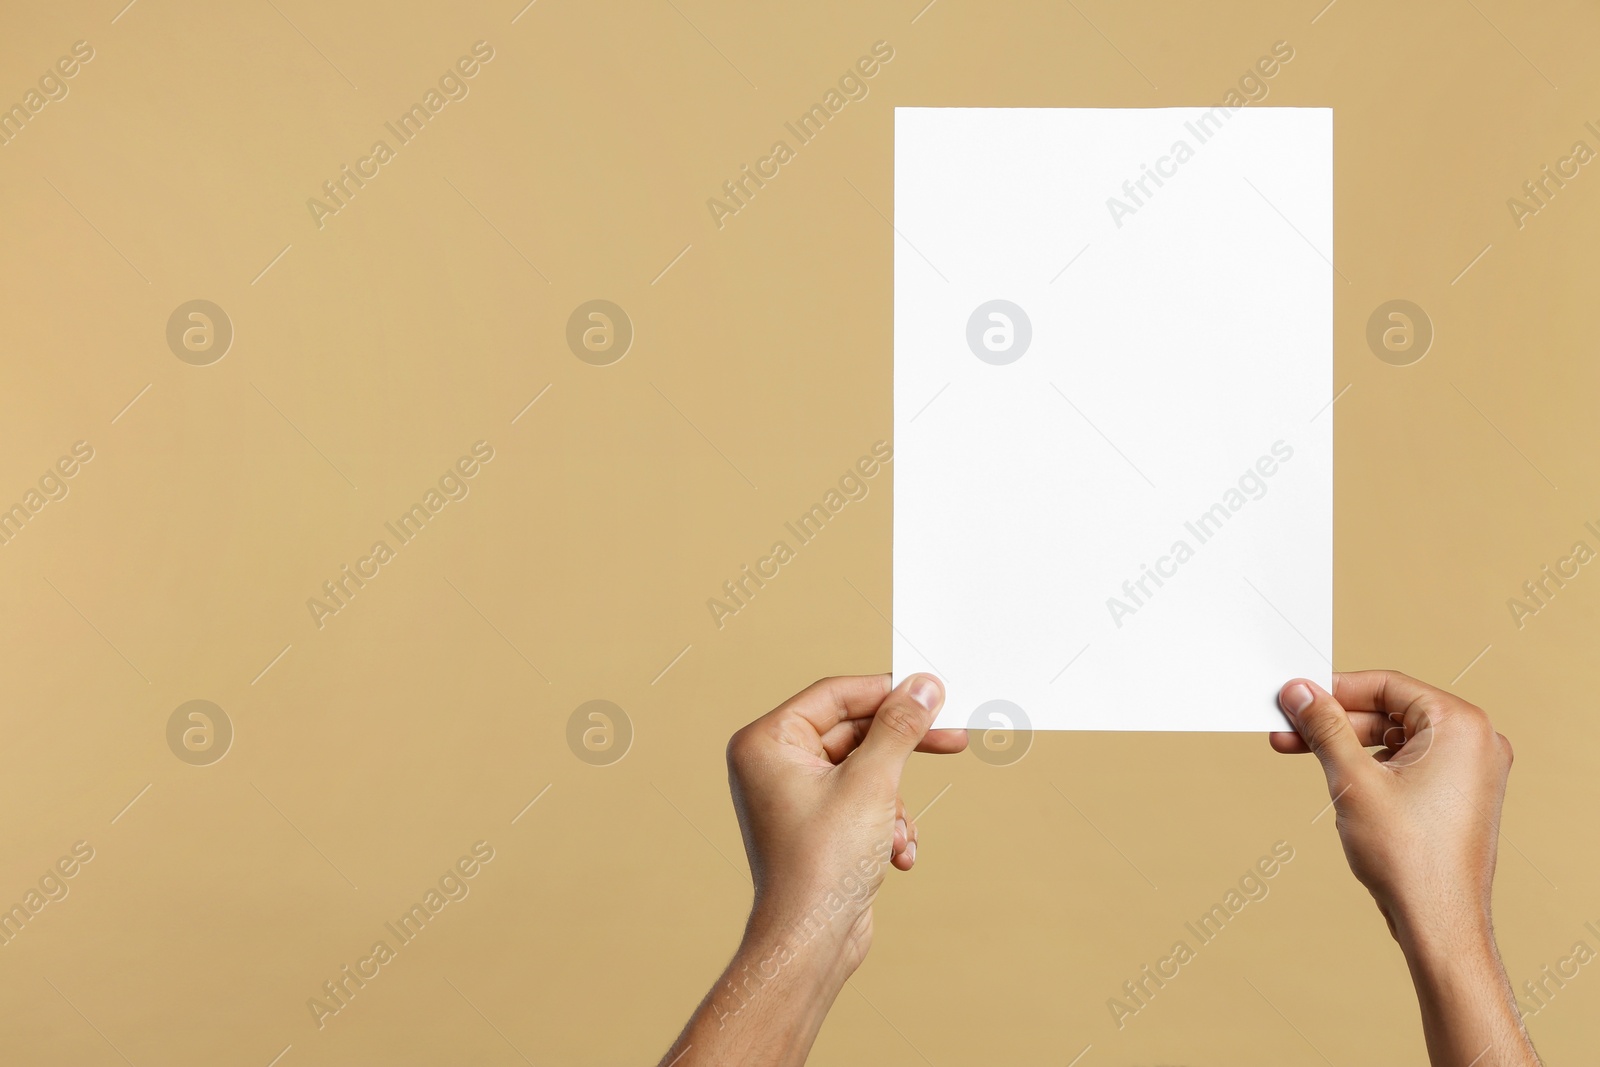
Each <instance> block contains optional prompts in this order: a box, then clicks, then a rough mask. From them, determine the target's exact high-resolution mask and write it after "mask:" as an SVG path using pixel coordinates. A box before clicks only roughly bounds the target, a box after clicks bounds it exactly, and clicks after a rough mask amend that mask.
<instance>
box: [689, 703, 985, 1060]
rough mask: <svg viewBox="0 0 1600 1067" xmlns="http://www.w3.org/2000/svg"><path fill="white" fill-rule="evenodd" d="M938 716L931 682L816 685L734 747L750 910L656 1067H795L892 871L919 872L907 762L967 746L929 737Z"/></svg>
mask: <svg viewBox="0 0 1600 1067" xmlns="http://www.w3.org/2000/svg"><path fill="white" fill-rule="evenodd" d="M943 703H944V688H943V687H942V686H941V685H940V684H939V681H938V679H936V678H934V677H932V676H931V675H926V674H914V675H912V676H911V677H910V678H907V679H906V680H905V681H904V682H902V683H901V684H900V687H899V688H897V689H895V690H894V692H892V693H891V692H889V679H888V677H887V676H885V675H876V676H873V677H867V678H825V679H823V680H822V681H820V682H817V683H816V684H815V685H812V686H811V687H810V688H808V689H806V690H805V691H803V692H801V693H799V694H797V695H796V696H794V697H791V698H790V699H789V700H786V701H785V702H784V703H782V704H780V705H779V706H778V707H777V708H775V709H774V710H772V711H770V712H768V713H767V714H766V715H764V716H762V717H761V718H759V719H757V720H756V721H755V722H753V723H751V724H750V725H749V726H746V727H745V728H744V729H742V730H740V731H739V732H738V733H736V734H734V735H733V739H732V740H730V741H729V742H728V780H729V784H730V786H731V787H732V790H733V805H734V809H735V810H736V811H737V812H738V815H739V829H740V831H741V832H742V833H743V835H744V848H745V853H746V855H748V856H749V858H750V874H751V878H752V880H753V881H754V883H755V903H754V904H753V905H752V907H751V910H750V920H749V922H748V923H747V924H746V926H745V933H744V940H743V941H742V942H741V943H740V945H739V951H738V952H737V953H735V954H734V957H733V962H732V963H730V964H728V967H727V970H725V971H723V973H722V977H721V978H719V979H718V980H717V984H716V985H715V986H713V987H712V989H711V992H710V993H708V994H707V995H706V998H705V1000H703V1001H702V1002H701V1004H700V1007H699V1008H698V1009H697V1010H696V1011H695V1014H694V1016H693V1017H692V1018H690V1020H689V1025H688V1026H686V1027H685V1028H684V1031H683V1033H682V1034H680V1035H679V1037H678V1040H677V1041H676V1042H674V1043H673V1046H672V1048H671V1049H669V1050H668V1051H667V1054H666V1056H665V1057H663V1059H662V1061H661V1062H662V1063H663V1064H677V1065H679V1067H694V1065H696V1064H701V1063H703V1064H723V1063H737V1064H740V1067H782V1065H796V1064H803V1063H804V1062H805V1059H806V1056H807V1055H808V1054H809V1053H810V1050H811V1044H812V1042H813V1041H815V1040H816V1036H817V1032H818V1031H819V1030H820V1029H821V1027H822V1020H823V1019H824V1018H825V1017H826V1015H827V1013H828V1008H829V1007H830V1006H831V1005H832V1004H833V999H834V997H836V996H837V995H838V993H839V990H840V989H842V988H843V987H844V983H845V980H846V979H848V978H849V977H850V975H851V974H852V973H853V972H854V971H855V969H856V968H857V967H858V966H860V964H861V961H862V959H863V958H864V957H865V956H866V953H867V948H868V947H869V945H870V944H871V941H872V902H873V900H874V899H876V897H877V894H878V888H879V887H880V886H881V885H882V884H883V880H884V877H885V876H886V875H887V873H888V868H889V867H891V866H892V867H895V868H896V869H898V870H902V871H909V870H910V869H911V868H912V866H913V865H914V864H915V863H916V862H917V826H916V821H915V820H914V819H911V818H909V817H907V815H906V807H905V802H904V801H903V800H901V798H900V776H901V773H902V772H903V771H904V770H905V765H906V760H907V759H909V758H910V756H911V753H912V752H913V751H919V752H960V751H961V750H962V749H963V748H965V747H966V745H967V732H966V731H965V730H934V731H932V732H929V729H928V727H929V726H930V725H931V724H932V723H933V718H934V713H935V712H937V711H938V710H939V706H940V705H941V704H943ZM686 1056H687V1057H690V1058H688V1059H685V1058H684V1057H686ZM680 1060H682V1063H681V1064H680V1063H679V1061H680Z"/></svg>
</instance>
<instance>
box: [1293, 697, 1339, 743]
mask: <svg viewBox="0 0 1600 1067" xmlns="http://www.w3.org/2000/svg"><path fill="white" fill-rule="evenodd" d="M1301 722H1302V723H1303V724H1304V726H1303V730H1302V732H1301V736H1302V737H1303V738H1304V739H1305V742H1306V744H1308V745H1310V746H1311V747H1312V748H1314V749H1322V748H1326V747H1328V746H1329V745H1330V744H1332V743H1333V741H1334V739H1335V738H1336V737H1338V736H1339V733H1340V730H1341V729H1342V727H1343V725H1344V724H1343V723H1341V722H1340V721H1339V716H1338V714H1337V713H1336V712H1333V711H1332V710H1331V709H1329V708H1326V707H1317V706H1315V705H1313V706H1312V707H1311V708H1309V709H1307V711H1306V713H1305V715H1304V716H1303V717H1302V719H1301Z"/></svg>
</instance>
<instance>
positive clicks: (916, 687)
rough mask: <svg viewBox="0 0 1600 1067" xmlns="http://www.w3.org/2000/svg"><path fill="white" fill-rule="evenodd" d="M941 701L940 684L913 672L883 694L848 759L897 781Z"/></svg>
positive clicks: (942, 691) (925, 732)
mask: <svg viewBox="0 0 1600 1067" xmlns="http://www.w3.org/2000/svg"><path fill="white" fill-rule="evenodd" d="M943 703H944V686H943V685H941V684H940V683H939V679H937V678H935V677H934V676H933V675H931V674H913V675H912V676H911V677H909V678H907V679H906V680H905V681H903V682H901V683H900V686H899V688H897V689H895V690H894V692H892V693H890V694H889V695H888V696H886V697H884V699H883V703H882V704H881V705H879V707H878V710H877V712H876V713H875V714H874V715H873V716H872V725H871V727H870V728H868V730H867V736H866V739H865V740H864V741H862V742H861V747H860V748H859V749H857V750H856V753H855V755H854V756H853V757H852V760H851V762H858V761H859V765H860V766H862V767H863V768H866V769H868V770H869V771H872V772H878V773H883V774H887V775H890V776H892V778H893V780H894V781H895V782H899V781H900V772H901V771H903V770H904V769H905V765H906V760H908V759H910V758H911V753H912V750H914V749H915V748H916V747H917V746H918V745H920V744H921V743H922V741H923V738H924V737H926V736H927V733H928V727H930V726H932V725H933V717H934V714H935V713H936V712H937V711H938V710H939V707H940V705H942V704H943Z"/></svg>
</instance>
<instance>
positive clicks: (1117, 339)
mask: <svg viewBox="0 0 1600 1067" xmlns="http://www.w3.org/2000/svg"><path fill="white" fill-rule="evenodd" d="M894 226H895V230H896V237H895V256H894V409H895V410H894V419H895V421H894V429H895V439H894V444H895V457H894V512H895V514H894V620H893V621H894V674H895V677H896V681H898V680H899V679H901V678H903V677H905V676H906V675H907V674H910V673H913V672H915V671H922V670H926V671H932V672H934V673H936V674H938V675H939V676H940V677H942V678H943V679H944V681H945V683H946V687H947V699H946V703H945V705H944V708H943V710H942V711H941V713H940V715H939V719H938V722H937V725H939V726H948V727H960V726H977V727H980V728H992V727H1003V726H1006V725H1011V726H1016V727H1030V728H1032V729H1036V730H1039V729H1045V730H1062V729H1074V730H1269V729H1286V728H1287V727H1286V726H1285V721H1284V718H1283V716H1282V714H1281V712H1279V711H1278V709H1277V704H1276V695H1277V690H1278V688H1279V686H1280V685H1282V684H1283V683H1284V682H1285V681H1287V680H1289V679H1290V678H1292V677H1296V676H1302V677H1307V678H1311V679H1313V680H1315V681H1317V682H1318V683H1320V684H1322V685H1324V686H1326V685H1328V684H1329V683H1330V681H1331V675H1332V666H1331V657H1332V655H1333V410H1332V403H1331V402H1332V399H1333V395H1334V394H1333V388H1332V386H1333V382H1332V375H1333V320H1332V315H1333V296H1332V285H1333V265H1332V262H1331V257H1332V256H1333V116H1332V112H1331V111H1330V110H1328V109H1325V108H1257V107H1248V108H1242V109H1239V110H1237V111H1232V112H1230V111H1229V110H1228V109H1227V108H1222V107H1218V108H1215V109H1206V108H1159V109H1077V108H1073V109H1044V108H897V109H896V111H895V190H894ZM995 301H1003V302H1007V303H998V304H997V303H993V302H995ZM994 702H1004V703H994ZM1018 709H1020V711H1019V710H1018ZM1019 718H1020V721H1017V720H1018V719H1019Z"/></svg>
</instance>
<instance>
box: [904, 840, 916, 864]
mask: <svg viewBox="0 0 1600 1067" xmlns="http://www.w3.org/2000/svg"><path fill="white" fill-rule="evenodd" d="M906 861H907V862H909V863H915V862H917V843H916V842H915V841H911V842H908V843H907V844H906Z"/></svg>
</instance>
